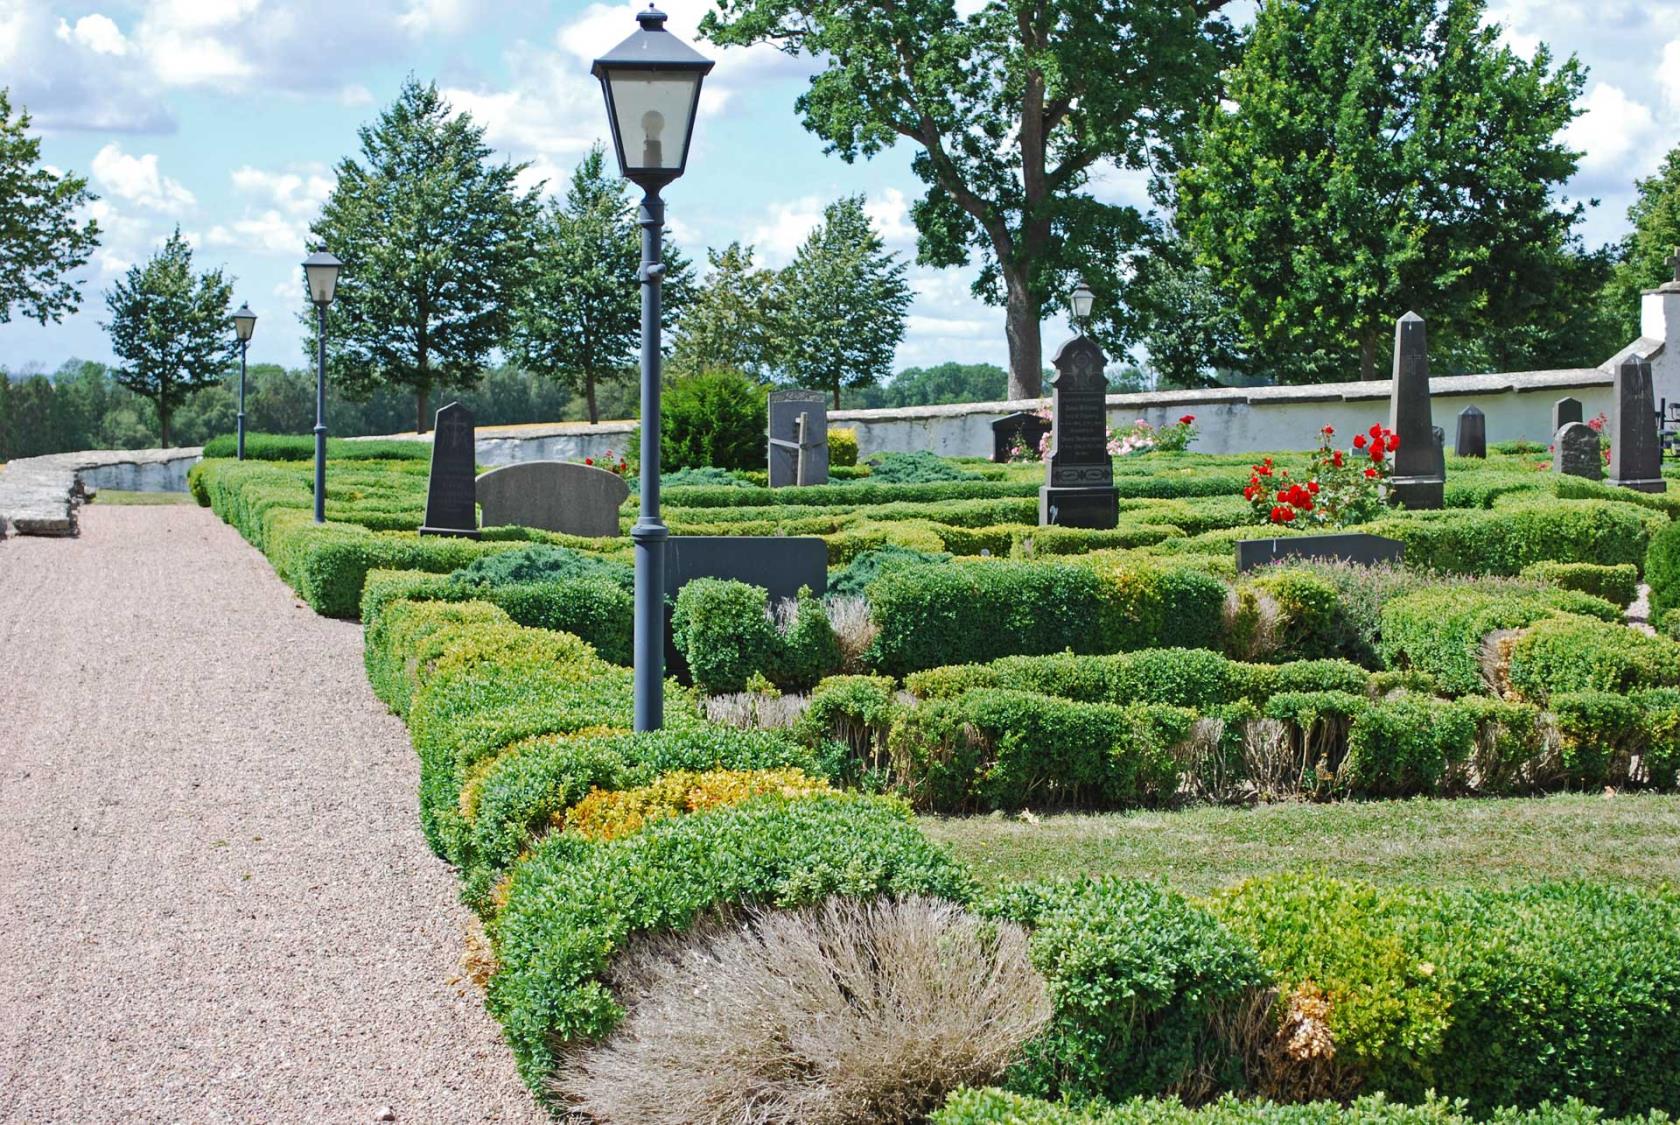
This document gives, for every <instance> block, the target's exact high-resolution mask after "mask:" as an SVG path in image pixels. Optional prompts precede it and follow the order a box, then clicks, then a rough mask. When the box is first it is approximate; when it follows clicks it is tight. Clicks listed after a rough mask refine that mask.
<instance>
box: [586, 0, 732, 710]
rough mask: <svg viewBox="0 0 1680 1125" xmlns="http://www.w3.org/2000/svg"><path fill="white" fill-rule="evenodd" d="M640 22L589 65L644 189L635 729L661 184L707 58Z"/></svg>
mask: <svg viewBox="0 0 1680 1125" xmlns="http://www.w3.org/2000/svg"><path fill="white" fill-rule="evenodd" d="M636 22H637V23H639V24H640V25H641V27H640V29H639V30H637V31H636V33H635V34H633V35H631V36H630V38H628V39H626V40H625V41H624V42H622V43H620V44H619V45H618V46H616V47H614V48H613V49H612V50H611V51H609V52H607V53H606V54H605V55H603V56H602V57H600V58H598V59H596V60H595V65H594V66H593V67H592V68H591V69H590V73H591V74H593V75H594V76H595V77H596V78H599V79H600V80H601V90H602V92H603V93H604V94H605V95H606V99H607V121H608V123H609V124H610V125H611V126H612V139H613V151H614V152H615V153H617V155H618V170H619V172H620V174H621V175H623V176H624V178H625V179H627V180H629V181H631V182H632V183H634V184H636V185H637V186H639V187H640V188H641V189H642V193H643V194H642V205H641V210H640V211H639V212H638V214H637V222H638V223H639V224H640V225H641V228H642V268H641V271H640V274H639V276H638V279H637V280H639V281H640V282H641V284H642V464H641V489H642V495H641V509H642V510H641V515H640V517H638V518H637V520H636V525H635V526H634V527H633V528H631V529H630V538H631V540H632V541H633V542H634V543H635V545H636V629H635V645H634V650H635V688H636V691H635V695H636V714H635V729H636V730H637V731H650V730H658V729H659V728H660V726H661V725H663V723H664V721H665V541H666V539H668V538H669V537H670V532H669V531H668V530H667V529H666V527H665V523H664V521H663V520H661V519H660V518H659V366H660V356H659V286H660V282H661V280H662V278H663V275H664V272H665V270H664V267H663V266H662V265H661V264H660V249H661V242H662V241H663V237H664V226H665V201H664V200H662V199H661V198H660V197H659V189H660V188H662V187H664V186H665V185H666V184H668V183H670V182H671V181H672V180H674V179H676V178H677V177H678V176H680V175H682V174H683V170H684V168H685V167H686V166H687V164H688V143H689V140H690V139H691V138H692V137H693V135H694V114H695V109H696V107H697V106H698V105H699V102H700V81H701V79H703V78H705V76H706V75H707V74H708V73H709V72H710V71H711V69H712V62H711V60H710V59H707V58H705V57H704V56H702V55H701V54H700V53H699V52H697V51H695V50H694V48H692V47H690V46H689V45H688V44H687V43H684V42H683V41H682V40H680V39H678V38H677V37H676V36H675V35H672V34H671V33H670V32H668V31H666V30H665V13H663V12H661V11H658V10H657V9H655V8H654V7H653V6H652V5H651V4H650V5H649V6H648V9H647V11H645V12H641V13H639V14H638V15H637V16H636Z"/></svg>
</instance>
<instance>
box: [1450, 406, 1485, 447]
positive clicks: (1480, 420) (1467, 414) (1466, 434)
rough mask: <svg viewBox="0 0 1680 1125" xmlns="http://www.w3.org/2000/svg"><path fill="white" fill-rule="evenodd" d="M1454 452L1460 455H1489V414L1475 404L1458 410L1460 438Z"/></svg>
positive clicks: (1455, 444) (1454, 444)
mask: <svg viewBox="0 0 1680 1125" xmlns="http://www.w3.org/2000/svg"><path fill="white" fill-rule="evenodd" d="M1453 452H1454V453H1455V454H1457V455H1458V456H1460V457H1486V456H1487V415H1485V414H1483V413H1482V412H1481V411H1480V410H1478V409H1476V408H1475V407H1474V406H1466V407H1465V408H1464V409H1463V410H1460V411H1459V412H1458V440H1457V441H1456V442H1454V443H1453Z"/></svg>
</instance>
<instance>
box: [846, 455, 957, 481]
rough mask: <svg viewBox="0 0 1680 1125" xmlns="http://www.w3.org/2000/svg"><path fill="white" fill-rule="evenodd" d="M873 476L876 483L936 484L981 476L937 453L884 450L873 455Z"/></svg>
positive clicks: (871, 473) (870, 475) (871, 461)
mask: <svg viewBox="0 0 1680 1125" xmlns="http://www.w3.org/2000/svg"><path fill="white" fill-rule="evenodd" d="M869 479H870V480H871V481H872V482H873V483H876V484H932V483H935V482H937V481H946V480H979V479H980V477H979V476H978V475H976V474H974V473H969V472H964V471H963V470H962V469H959V468H957V467H956V466H955V465H953V464H952V463H951V462H950V461H948V460H946V459H945V458H943V457H941V456H939V454H937V453H932V452H929V451H928V450H925V449H921V450H917V451H916V452H914V453H882V454H880V455H878V456H875V457H871V458H870V459H869Z"/></svg>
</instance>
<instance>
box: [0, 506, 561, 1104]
mask: <svg viewBox="0 0 1680 1125" xmlns="http://www.w3.org/2000/svg"><path fill="white" fill-rule="evenodd" d="M415 787H416V765H415V760H414V754H413V751H412V750H411V749H410V748H409V745H408V739H407V735H406V733H405V731H404V729H403V726H402V723H401V722H400V721H399V720H398V719H397V718H396V717H394V716H392V715H390V714H388V713H386V711H385V709H384V707H383V706H381V705H380V704H379V702H378V701H377V700H375V699H374V697H373V694H372V693H371V692H370V691H369V690H368V686H367V682H366V680H365V678H364V676H363V673H362V662H361V631H360V629H358V628H357V626H355V625H354V624H351V623H347V622H342V621H330V620H326V619H323V618H320V617H317V616H316V615H315V614H314V613H312V612H311V611H309V610H308V609H306V608H304V607H303V606H302V605H301V604H300V603H299V602H298V601H297V600H296V598H294V597H293V596H292V595H291V593H290V591H288V590H287V589H286V588H285V587H284V586H283V585H282V584H281V583H280V582H279V580H278V579H276V578H275V576H274V574H273V572H272V571H271V570H270V569H269V566H268V564H267V562H266V561H265V560H264V559H263V558H262V557H261V556H260V555H258V554H257V553H256V552H255V551H253V550H252V549H251V548H250V547H248V546H247V545H246V544H245V543H244V542H243V541H242V540H240V539H239V537H238V536H237V535H235V534H234V532H233V531H232V530H231V529H230V528H228V527H226V526H224V525H222V524H221V523H219V522H218V521H217V520H216V519H215V517H213V516H212V515H211V514H210V513H209V512H207V511H204V510H202V509H199V508H177V507H149V508H111V509H101V508H98V507H94V508H90V509H86V510H85V511H84V512H83V514H82V534H81V537H80V538H79V539H72V540H62V539H60V540H47V539H11V540H6V541H4V542H0V1121H5V1122H36V1121H59V1122H77V1123H82V1122H119V1121H120V1122H125V1123H126V1122H151V1121H192V1122H199V1121H263V1122H339V1121H344V1122H357V1121H361V1122H371V1121H374V1120H376V1119H378V1118H379V1117H380V1116H381V1115H382V1111H383V1110H385V1109H386V1107H390V1109H392V1110H394V1111H395V1116H394V1120H397V1121H399V1122H401V1121H406V1122H455V1121H507V1122H540V1121H545V1120H547V1118H546V1115H545V1114H543V1113H542V1112H541V1111H540V1110H539V1109H538V1108H537V1106H536V1105H535V1103H534V1102H533V1100H532V1099H531V1097H530V1095H529V1094H528V1093H527V1092H526V1091H525V1089H524V1087H523V1086H521V1085H520V1084H519V1082H518V1079H517V1078H516V1077H515V1076H514V1072H513V1065H512V1060H511V1057H510V1055H509V1054H508V1052H507V1050H506V1048H505V1047H504V1046H503V1044H502V1042H501V1039H500V1035H499V1033H498V1031H497V1029H496V1027H495V1024H494V1023H493V1021H492V1020H491V1019H490V1017H489V1016H488V1015H487V1014H486V1013H485V1012H484V1009H483V1004H482V1001H481V998H480V997H479V995H478V994H477V993H476V991H475V990H474V989H473V988H472V986H471V985H469V984H467V983H465V982H464V981H462V980H459V979H458V974H459V972H460V967H459V966H460V956H461V952H462V948H463V933H464V930H465V926H466V924H467V922H468V919H469V912H468V911H467V910H466V909H465V908H464V907H462V906H460V905H459V904H458V902H457V901H456V885H455V877H454V875H453V873H452V872H451V871H450V870H449V869H448V868H447V867H446V866H445V865H444V864H443V863H441V862H440V861H439V860H437V859H436V858H435V857H433V856H432V854H431V853H430V852H429V851H428V850H427V849H426V845H425V842H424V840H423V839H422V838H421V835H420V831H419V826H418V820H417V817H416V811H415V791H416V790H415Z"/></svg>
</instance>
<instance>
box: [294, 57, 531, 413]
mask: <svg viewBox="0 0 1680 1125" xmlns="http://www.w3.org/2000/svg"><path fill="white" fill-rule="evenodd" d="M359 135H360V137H361V159H360V160H356V159H353V158H346V159H345V160H343V161H342V162H340V163H339V165H338V169H337V173H338V181H337V183H336V184H335V186H334V187H333V192H332V195H331V196H330V197H329V198H328V200H327V203H326V206H325V207H324V208H323V209H322V212H321V216H320V218H318V219H317V220H316V221H315V223H314V225H313V226H311V227H310V235H311V238H312V241H313V243H314V245H315V246H316V247H318V248H320V249H325V250H329V251H331V252H332V253H334V254H336V255H338V257H339V258H341V259H342V260H343V262H344V270H343V272H342V273H341V274H340V275H339V282H338V296H337V300H336V301H335V302H334V304H333V306H332V309H331V312H330V322H329V327H328V334H327V344H328V348H329V353H330V363H331V369H332V375H333V378H334V380H335V381H336V382H337V383H338V385H340V386H341V387H342V388H343V389H344V390H345V391H346V393H348V394H350V395H352V396H355V397H366V396H367V395H369V394H371V393H372V392H373V390H374V388H376V387H378V386H382V385H395V386H403V387H407V388H410V389H411V390H412V391H413V392H414V399H415V427H416V429H418V430H419V431H421V432H424V431H425V430H426V428H427V426H428V425H429V423H430V421H431V419H430V418H429V417H428V410H427V402H428V397H429V396H430V395H431V393H432V391H433V390H438V389H444V388H449V387H459V388H469V387H472V386H473V385H475V384H476V383H477V382H478V380H479V378H480V376H481V375H482V374H483V372H484V369H485V366H486V364H487V363H488V362H489V359H490V354H491V352H492V351H493V350H494V349H495V348H497V347H498V346H500V345H502V344H503V343H505V342H506V341H507V339H508V335H509V330H510V327H511V321H512V310H513V308H514V305H515V300H516V298H517V296H518V294H519V292H520V290H521V288H522V287H523V285H524V284H525V281H526V278H527V276H528V274H529V271H530V268H531V262H532V256H533V247H532V226H533V223H534V221H535V219H536V215H537V210H538V203H537V195H536V192H535V191H526V192H522V191H520V190H519V189H518V188H517V186H516V184H515V181H516V180H517V178H518V176H519V174H520V172H522V171H523V170H524V169H525V165H523V164H509V163H494V162H492V160H491V159H490V148H489V147H488V146H487V145H486V144H485V143H484V129H483V127H482V126H479V125H477V124H476V123H474V121H473V119H472V117H471V115H469V114H466V113H460V114H456V113H452V112H451V111H450V107H449V104H448V103H447V102H446V101H444V99H443V97H442V96H441V95H440V94H439V93H438V89H437V86H436V84H427V85H424V86H423V85H421V84H420V83H419V82H417V81H415V80H414V79H412V78H410V79H409V80H408V81H406V82H405V83H404V84H403V87H402V91H401V92H400V93H399V94H398V95H397V99H396V101H395V102H394V103H392V104H391V105H390V106H389V107H387V108H386V109H385V110H384V111H383V112H382V113H381V114H380V115H379V119H378V120H377V121H375V122H374V123H373V124H371V125H367V126H364V127H363V128H362V130H361V132H360V134H359ZM304 317H305V322H306V323H307V324H308V325H309V327H310V331H311V332H313V331H314V325H315V317H314V314H313V312H312V311H307V310H306V311H305V313H304Z"/></svg>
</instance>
